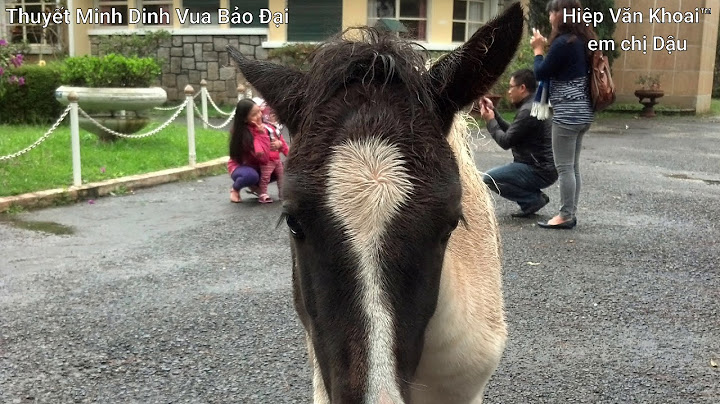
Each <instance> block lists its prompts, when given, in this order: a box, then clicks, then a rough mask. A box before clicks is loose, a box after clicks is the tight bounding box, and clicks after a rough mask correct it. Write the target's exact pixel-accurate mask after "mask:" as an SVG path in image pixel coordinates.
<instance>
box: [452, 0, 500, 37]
mask: <svg viewBox="0 0 720 404" xmlns="http://www.w3.org/2000/svg"><path fill="white" fill-rule="evenodd" d="M500 1H502V0H500ZM489 6H490V1H486V0H455V1H454V2H453V25H452V41H453V42H464V41H466V40H468V39H469V38H470V37H471V36H472V34H474V33H475V31H477V30H478V28H480V27H481V26H482V25H483V23H485V22H486V21H487V20H488V19H489V18H488V17H489V15H490V10H489V8H490V7H489Z"/></svg>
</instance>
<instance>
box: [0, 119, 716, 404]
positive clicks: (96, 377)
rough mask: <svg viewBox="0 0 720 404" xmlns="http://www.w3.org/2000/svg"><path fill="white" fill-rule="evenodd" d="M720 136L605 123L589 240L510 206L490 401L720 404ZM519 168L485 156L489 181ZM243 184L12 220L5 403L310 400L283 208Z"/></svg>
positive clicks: (6, 255) (591, 155) (588, 209)
mask: <svg viewBox="0 0 720 404" xmlns="http://www.w3.org/2000/svg"><path fill="white" fill-rule="evenodd" d="M625 125H628V126H629V127H628V129H625ZM718 128H719V126H718V124H717V123H712V122H707V121H705V122H703V121H697V120H677V121H669V120H658V121H640V120H628V121H622V122H620V121H618V122H612V123H605V124H604V125H596V126H595V127H594V128H593V131H592V132H591V135H590V136H589V137H588V138H587V139H586V142H585V150H584V152H583V170H584V171H583V173H584V181H585V182H584V188H583V192H582V196H581V198H582V199H581V207H580V211H579V213H578V221H579V225H578V227H577V228H576V229H575V230H573V231H550V230H543V229H539V228H538V227H537V226H535V225H534V223H535V221H536V220H537V219H538V218H535V219H514V218H511V217H510V216H509V213H510V212H512V211H513V210H515V209H516V206H513V204H511V203H509V202H507V201H505V200H502V199H500V198H498V199H497V200H496V205H497V214H498V218H499V222H500V227H501V231H502V240H503V250H504V251H503V256H504V264H505V266H504V286H505V296H506V310H507V320H508V324H509V331H510V339H509V341H508V347H507V350H506V351H505V355H504V358H503V361H502V363H501V364H500V367H499V369H498V371H497V372H496V374H495V376H494V377H493V379H492V380H491V383H490V384H489V386H488V390H487V393H486V402H487V403H625V402H638V403H683V404H685V403H718V402H720V368H719V367H713V366H712V363H715V364H717V365H720V317H719V316H718V315H719V314H720V277H718V271H719V270H720V258H719V257H720V244H719V240H720V204H718V201H719V200H720V152H718V150H720V129H718ZM509 159H510V154H509V152H505V151H503V150H501V149H500V148H499V147H497V146H496V145H495V144H494V143H492V142H491V141H487V140H484V141H479V142H478V150H477V164H478V167H479V168H480V169H481V170H486V169H489V168H490V167H492V166H495V165H498V164H502V163H505V162H507V161H509ZM228 188H229V180H228V178H226V176H218V177H210V178H206V179H204V180H200V181H193V182H183V183H176V184H168V185H163V186H159V187H155V188H152V189H145V190H139V191H137V192H135V193H134V194H129V195H123V196H117V197H108V198H102V199H99V200H97V201H94V203H92V204H91V203H87V202H85V203H81V204H77V205H72V206H66V207H58V208H52V209H46V210H41V211H35V212H28V213H23V214H20V215H17V216H16V218H18V219H20V220H21V221H20V222H8V221H7V219H3V220H0V240H1V241H0V403H52V404H56V403H91V402H96V403H112V404H115V403H142V404H146V403H308V402H310V398H311V394H310V372H309V368H308V366H306V354H305V347H304V340H303V337H302V332H301V326H300V324H299V322H298V320H297V319H296V316H295V313H294V310H293V308H292V305H291V300H290V296H291V292H290V271H289V269H288V264H287V263H288V260H289V248H288V241H287V238H286V236H285V232H284V231H283V230H282V229H277V230H276V229H275V228H274V224H275V222H276V220H277V217H278V215H279V213H280V206H279V204H277V203H276V204H273V205H269V206H266V205H259V204H255V203H248V204H241V205H234V204H230V203H229V202H228V195H227V189H228ZM271 194H274V191H272V192H271ZM245 195H246V194H243V196H245ZM549 195H550V197H551V205H548V207H546V208H545V209H543V210H542V211H541V213H542V214H543V215H544V217H549V216H551V215H552V214H554V213H555V210H554V209H555V208H557V206H558V200H559V192H558V188H557V187H556V186H553V187H552V188H551V189H550V190H549ZM550 206H553V208H550ZM541 217H542V216H541ZM25 221H32V222H35V221H47V222H53V223H55V224H60V225H63V226H68V227H67V228H66V229H67V230H68V231H70V232H72V234H51V233H47V232H44V231H38V230H26V229H23V228H20V227H18V226H22V225H24V224H26V222H25ZM41 228H42V229H45V230H52V231H55V232H58V231H59V230H63V228H57V227H52V226H51V225H49V224H48V225H44V226H43V225H41Z"/></svg>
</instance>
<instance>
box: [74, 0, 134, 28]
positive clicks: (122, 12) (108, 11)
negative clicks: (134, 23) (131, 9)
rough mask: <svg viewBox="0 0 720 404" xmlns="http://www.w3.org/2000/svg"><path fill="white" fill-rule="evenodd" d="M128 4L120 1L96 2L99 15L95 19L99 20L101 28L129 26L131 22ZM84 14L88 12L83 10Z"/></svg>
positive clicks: (100, 0)
mask: <svg viewBox="0 0 720 404" xmlns="http://www.w3.org/2000/svg"><path fill="white" fill-rule="evenodd" d="M127 3H128V2H127V1H118V0H95V7H97V9H98V13H97V14H96V15H95V16H93V18H98V22H99V23H98V24H97V25H100V26H106V27H109V26H127V24H128V21H129V17H130V16H129V15H128V4H127ZM83 11H84V12H87V10H85V9H83Z"/></svg>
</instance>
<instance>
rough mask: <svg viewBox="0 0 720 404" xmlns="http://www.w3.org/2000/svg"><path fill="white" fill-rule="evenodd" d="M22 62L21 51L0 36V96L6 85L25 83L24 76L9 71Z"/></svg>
mask: <svg viewBox="0 0 720 404" xmlns="http://www.w3.org/2000/svg"><path fill="white" fill-rule="evenodd" d="M22 64H23V55H22V53H20V52H19V51H18V49H17V48H15V47H14V46H13V45H12V44H9V43H8V42H7V41H6V40H4V39H1V38H0V96H2V95H3V93H4V92H5V91H6V86H7V85H17V86H22V85H24V84H25V77H22V76H20V77H18V76H17V75H14V74H12V73H11V72H10V71H11V70H12V69H13V68H17V67H20V66H22Z"/></svg>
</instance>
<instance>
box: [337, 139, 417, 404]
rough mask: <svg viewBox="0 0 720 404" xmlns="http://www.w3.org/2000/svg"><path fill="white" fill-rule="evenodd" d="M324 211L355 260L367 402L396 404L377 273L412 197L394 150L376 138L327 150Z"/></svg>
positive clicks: (390, 332) (389, 335)
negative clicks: (384, 399) (389, 234)
mask: <svg viewBox="0 0 720 404" xmlns="http://www.w3.org/2000/svg"><path fill="white" fill-rule="evenodd" d="M328 170H329V172H328V180H327V190H328V194H327V205H328V207H329V208H330V210H331V212H332V214H333V215H334V217H335V219H337V220H338V221H339V222H340V223H341V224H342V226H343V229H344V231H345V234H346V235H347V237H348V239H349V241H350V247H351V249H352V252H353V253H354V254H355V257H356V259H357V260H358V278H359V279H358V281H359V283H360V296H359V297H360V303H361V304H362V308H363V310H364V312H365V316H366V318H367V320H368V325H369V326H370V329H369V341H368V348H369V358H368V367H369V371H368V381H367V384H368V395H367V396H366V398H365V399H366V400H367V401H368V402H377V400H378V397H379V395H380V392H381V391H383V392H384V394H388V395H389V396H390V397H391V398H392V399H393V400H394V401H395V402H396V403H402V397H401V396H400V390H399V388H398V385H397V383H396V381H395V380H396V374H395V355H394V346H395V341H394V340H395V333H394V321H393V315H392V309H391V307H390V302H389V300H388V293H387V291H385V290H384V289H383V285H384V284H385V282H384V279H383V277H382V271H381V261H380V256H381V247H382V244H381V243H382V237H383V235H384V234H385V232H386V230H387V227H388V225H389V223H390V221H391V220H392V218H393V217H394V216H395V215H396V214H398V212H399V211H400V209H401V208H402V207H403V205H405V203H406V202H407V201H408V199H409V197H410V194H411V193H412V189H413V186H412V183H411V182H410V178H411V177H410V175H408V173H407V169H406V168H405V166H404V165H403V156H402V154H401V153H400V150H399V149H398V148H397V147H396V146H393V145H390V144H389V143H388V142H387V141H385V140H382V139H377V138H372V139H362V140H356V141H347V142H345V143H343V144H341V145H339V146H335V147H333V148H332V151H331V155H330V164H329V166H328Z"/></svg>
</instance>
